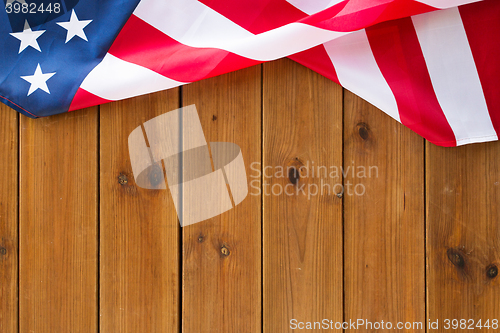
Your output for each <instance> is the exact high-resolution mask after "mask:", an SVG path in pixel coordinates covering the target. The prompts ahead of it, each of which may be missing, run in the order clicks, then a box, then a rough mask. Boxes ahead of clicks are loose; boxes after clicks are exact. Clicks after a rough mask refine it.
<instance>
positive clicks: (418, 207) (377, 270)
mask: <svg viewBox="0 0 500 333" xmlns="http://www.w3.org/2000/svg"><path fill="white" fill-rule="evenodd" d="M344 103H345V104H344V105H345V110H344V113H345V122H344V170H345V171H346V173H347V174H348V175H347V177H346V178H345V183H344V184H345V193H344V200H345V201H344V202H345V207H344V214H345V215H344V218H345V222H344V223H345V233H344V244H345V247H344V260H345V261H344V266H345V274H344V284H345V287H344V289H345V319H346V320H349V319H352V320H353V321H356V320H358V319H363V320H367V321H370V322H381V321H382V320H383V321H384V322H388V321H389V322H391V324H393V325H396V324H397V323H398V322H411V323H413V322H421V323H422V327H421V328H418V327H412V329H410V330H407V331H408V332H424V331H425V327H423V326H424V324H423V323H424V322H425V262H424V260H425V258H424V253H425V248H424V172H423V171H424V169H423V168H424V165H423V156H424V141H423V139H422V138H421V137H419V136H417V135H416V134H415V133H413V132H411V131H410V130H409V129H407V128H405V127H403V126H401V125H400V124H398V123H397V122H396V121H394V120H393V119H391V118H390V117H389V116H387V115H385V114H383V113H382V112H381V111H380V110H377V109H376V108H375V107H373V106H372V105H370V104H368V103H367V102H365V101H363V100H362V99H360V98H359V97H357V96H355V95H353V94H352V93H350V92H348V91H347V90H346V91H345V100H344ZM348 167H351V168H354V170H355V173H354V175H353V174H352V169H351V170H350V171H348V169H347V168H348ZM363 170H364V173H363ZM370 170H372V172H370ZM348 182H350V183H351V184H352V185H351V186H349V184H348ZM349 187H350V188H351V194H349V193H348V192H349ZM366 328H367V327H364V329H366ZM375 328H376V327H374V329H370V326H368V330H367V331H377V330H376V329H375ZM393 329H394V328H393ZM379 330H380V331H383V330H382V329H381V328H380V327H379ZM347 331H352V330H350V329H349V330H347Z"/></svg>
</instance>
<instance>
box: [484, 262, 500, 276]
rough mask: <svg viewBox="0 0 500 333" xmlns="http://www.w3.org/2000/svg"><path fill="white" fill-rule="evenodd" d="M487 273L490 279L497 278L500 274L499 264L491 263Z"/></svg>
mask: <svg viewBox="0 0 500 333" xmlns="http://www.w3.org/2000/svg"><path fill="white" fill-rule="evenodd" d="M486 275H487V276H488V277H489V278H490V279H494V278H496V277H497V275H498V267H497V265H495V264H491V265H489V266H488V268H486Z"/></svg>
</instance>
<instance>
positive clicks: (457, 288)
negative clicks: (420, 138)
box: [426, 142, 500, 332]
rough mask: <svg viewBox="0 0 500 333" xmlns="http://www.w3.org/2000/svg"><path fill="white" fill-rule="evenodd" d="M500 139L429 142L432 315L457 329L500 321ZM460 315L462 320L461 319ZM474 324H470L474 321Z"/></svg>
mask: <svg viewBox="0 0 500 333" xmlns="http://www.w3.org/2000/svg"><path fill="white" fill-rule="evenodd" d="M499 156H500V144H499V142H493V143H483V144H474V145H468V146H465V147H458V148H442V147H438V146H435V145H433V144H429V143H428V144H427V154H426V157H427V158H426V164H427V166H426V175H427V176H426V182H427V221H428V222H427V256H428V272H427V291H428V318H429V319H430V320H431V321H432V322H435V321H436V320H439V330H436V331H435V332H449V331H450V330H446V329H445V328H446V326H447V323H446V322H445V320H446V319H449V320H453V319H457V320H458V323H457V324H458V329H454V328H456V327H454V325H453V324H454V323H453V322H450V323H449V325H451V329H452V330H453V331H455V332H470V330H469V328H470V327H474V329H475V331H480V332H486V331H488V330H487V329H485V328H484V327H483V328H482V329H481V328H480V327H479V326H477V324H478V322H479V320H481V325H482V326H483V325H484V324H485V322H486V321H487V320H489V326H490V329H489V332H494V331H498V330H499V329H500V326H496V327H497V328H496V329H494V327H493V326H492V320H494V319H495V320H496V323H498V321H500V281H499V277H498V269H499V267H500V245H499V244H500V224H499V221H500V209H499V202H500V158H499ZM460 320H464V321H465V322H464V321H462V322H460ZM470 325H472V326H470Z"/></svg>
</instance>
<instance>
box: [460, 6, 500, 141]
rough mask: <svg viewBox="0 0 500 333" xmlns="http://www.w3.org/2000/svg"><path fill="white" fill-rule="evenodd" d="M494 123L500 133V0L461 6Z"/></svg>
mask: <svg viewBox="0 0 500 333" xmlns="http://www.w3.org/2000/svg"><path fill="white" fill-rule="evenodd" d="M459 10H460V15H461V16H462V22H463V24H464V27H465V32H466V33H467V39H468V40H469V45H470V48H471V51H472V55H473V56H474V62H475V63H476V68H477V72H478V74H479V79H480V80H481V85H482V87H483V93H484V97H485V99H486V105H487V106H488V111H489V113H490V118H491V122H492V123H493V127H494V128H495V131H496V132H497V135H498V136H500V2H499V1H498V0H487V1H480V2H476V3H473V4H469V5H465V6H461V7H459Z"/></svg>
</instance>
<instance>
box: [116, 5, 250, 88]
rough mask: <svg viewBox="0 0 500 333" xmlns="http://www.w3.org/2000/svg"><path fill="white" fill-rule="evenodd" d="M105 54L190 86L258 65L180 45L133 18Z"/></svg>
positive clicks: (211, 51)
mask: <svg viewBox="0 0 500 333" xmlns="http://www.w3.org/2000/svg"><path fill="white" fill-rule="evenodd" d="M108 52H109V53H110V54H112V55H114V56H115V57H117V58H120V59H122V60H125V61H128V62H131V63H134V64H136V65H139V66H142V67H146V68H149V69H151V70H152V71H155V72H157V73H159V74H161V75H164V76H166V77H168V78H171V79H173V80H176V81H180V82H193V81H197V80H201V79H205V78H209V77H212V76H216V75H219V74H224V73H228V72H231V71H235V70H237V69H241V68H244V67H249V66H252V65H255V64H258V63H260V62H259V61H255V60H252V59H248V58H245V57H241V56H239V55H236V54H234V53H231V52H228V51H224V50H220V49H215V48H195V47H191V46H187V45H184V44H181V43H179V42H177V41H176V40H174V39H172V38H170V37H169V36H167V35H165V34H164V33H163V32H161V31H160V30H158V29H156V28H154V27H153V26H151V25H149V24H148V23H146V22H144V21H143V20H141V19H140V18H138V17H137V16H134V15H132V16H131V17H130V19H129V20H128V21H127V23H126V24H125V26H124V27H123V29H122V30H121V31H120V34H119V35H118V37H117V38H116V40H115V41H114V43H113V45H111V48H110V49H109V51H108Z"/></svg>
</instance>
